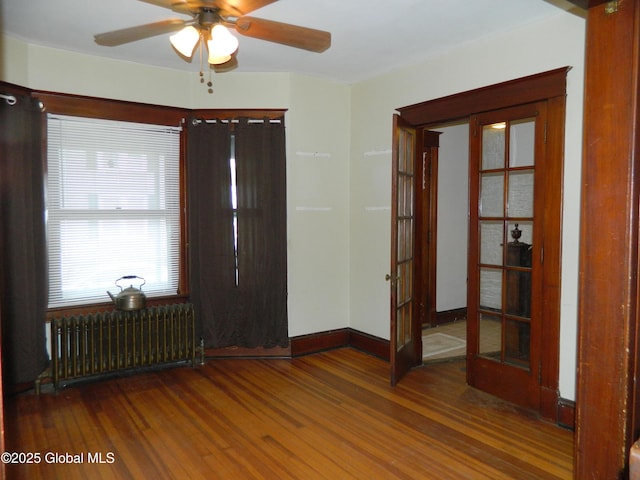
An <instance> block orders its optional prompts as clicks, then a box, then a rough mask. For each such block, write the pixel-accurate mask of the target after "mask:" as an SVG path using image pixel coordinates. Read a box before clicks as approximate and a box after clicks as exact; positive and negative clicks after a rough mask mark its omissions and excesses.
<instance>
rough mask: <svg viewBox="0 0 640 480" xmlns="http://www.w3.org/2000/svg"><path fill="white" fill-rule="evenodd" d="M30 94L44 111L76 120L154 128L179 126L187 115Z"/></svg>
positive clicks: (51, 94)
mask: <svg viewBox="0 0 640 480" xmlns="http://www.w3.org/2000/svg"><path fill="white" fill-rule="evenodd" d="M31 95H32V96H33V97H35V98H37V99H38V100H40V101H41V102H42V103H43V105H44V109H45V111H46V112H49V113H58V114H62V115H73V116H76V117H90V118H101V119H106V120H120V121H125V122H142V123H154V124H157V125H180V123H181V122H182V119H183V118H185V117H186V116H187V114H188V112H189V110H186V109H183V108H175V107H165V106H161V105H151V104H144V103H137V102H127V101H124V100H111V99H106V98H97V97H86V96H81V95H71V94H66V93H55V92H41V91H37V90H34V91H33V92H32V94H31Z"/></svg>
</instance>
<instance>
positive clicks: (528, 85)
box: [397, 67, 571, 126]
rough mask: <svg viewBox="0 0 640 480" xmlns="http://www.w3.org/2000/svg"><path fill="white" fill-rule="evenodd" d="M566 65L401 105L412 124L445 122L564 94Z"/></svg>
mask: <svg viewBox="0 0 640 480" xmlns="http://www.w3.org/2000/svg"><path fill="white" fill-rule="evenodd" d="M570 69H571V67H562V68H557V69H555V70H550V71H548V72H543V73H538V74H536V75H530V76H528V77H523V78H518V79H516V80H509V81H507V82H503V83H498V84H495V85H489V86H487V87H482V88H477V89H475V90H469V91H466V92H462V93H457V94H455V95H449V96H447V97H441V98H438V99H435V100H429V101H426V102H421V103H417V104H415V105H409V106H406V107H402V108H398V109H397V110H398V111H399V112H400V115H401V116H402V118H403V120H405V121H407V122H408V123H410V124H411V125H414V126H421V125H435V124H443V123H446V122H449V121H451V120H458V119H460V118H465V117H468V116H470V115H474V114H478V113H482V112H487V111H491V110H498V109H500V108H507V107H513V106H516V105H522V104H525V103H533V102H537V101H540V100H547V99H549V98H553V97H558V96H564V95H565V92H566V77H567V72H568V71H569V70H570Z"/></svg>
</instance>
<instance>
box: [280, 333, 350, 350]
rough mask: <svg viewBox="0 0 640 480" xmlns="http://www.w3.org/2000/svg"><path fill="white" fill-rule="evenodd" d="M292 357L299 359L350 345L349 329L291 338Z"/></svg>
mask: <svg viewBox="0 0 640 480" xmlns="http://www.w3.org/2000/svg"><path fill="white" fill-rule="evenodd" d="M290 343H291V355H292V356H294V357H298V356H301V355H308V354H310V353H317V352H323V351H325V350H331V349H334V348H340V347H347V346H348V345H349V329H348V328H340V329H337V330H328V331H326V332H318V333H310V334H308V335H300V336H297V337H292V338H291V341H290Z"/></svg>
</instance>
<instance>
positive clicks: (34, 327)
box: [0, 97, 48, 384]
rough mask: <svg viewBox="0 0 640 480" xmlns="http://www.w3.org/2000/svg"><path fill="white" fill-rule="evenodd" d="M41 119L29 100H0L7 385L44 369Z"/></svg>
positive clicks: (0, 288) (0, 249)
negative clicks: (11, 103)
mask: <svg viewBox="0 0 640 480" xmlns="http://www.w3.org/2000/svg"><path fill="white" fill-rule="evenodd" d="M42 122H43V115H42V113H41V112H40V109H39V107H38V106H37V105H36V104H35V102H34V101H33V100H31V99H30V98H28V97H19V98H17V102H16V104H15V105H13V106H12V105H8V104H7V103H6V102H5V101H4V100H0V199H1V207H0V208H1V209H2V210H1V211H2V216H1V218H0V255H1V261H2V271H1V275H0V295H1V296H2V302H1V303H2V342H3V345H2V353H3V373H4V378H5V382H6V383H8V384H17V383H24V382H32V381H33V380H35V379H36V377H37V376H38V375H39V374H40V373H41V372H42V371H43V370H44V368H45V367H46V364H47V361H48V358H47V352H46V345H45V315H46V307H47V288H48V287H47V285H48V282H47V261H46V234H45V222H44V173H43V170H44V169H43V156H42V147H41V145H42V128H43V123H42Z"/></svg>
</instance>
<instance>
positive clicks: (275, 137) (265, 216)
mask: <svg viewBox="0 0 640 480" xmlns="http://www.w3.org/2000/svg"><path fill="white" fill-rule="evenodd" d="M235 145H236V152H235V153H236V169H237V182H238V267H239V282H238V292H239V294H240V302H241V305H242V309H241V310H240V312H239V315H238V323H237V328H238V333H237V335H238V338H239V339H242V342H243V343H242V345H243V346H246V347H257V346H263V347H275V346H283V347H285V346H287V345H288V328H287V327H288V322H287V248H286V245H287V215H286V208H287V207H286V157H285V129H284V125H283V124H282V123H280V122H278V123H271V122H269V120H268V119H265V120H264V121H263V122H249V121H248V120H246V119H243V120H241V121H240V123H239V124H238V127H237V129H236V136H235Z"/></svg>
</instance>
